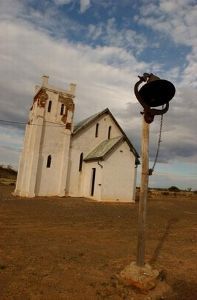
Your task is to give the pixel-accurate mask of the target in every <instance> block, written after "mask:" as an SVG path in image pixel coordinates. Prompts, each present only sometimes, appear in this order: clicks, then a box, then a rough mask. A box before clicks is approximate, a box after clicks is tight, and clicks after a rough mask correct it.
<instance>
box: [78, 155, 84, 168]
mask: <svg viewBox="0 0 197 300" xmlns="http://www.w3.org/2000/svg"><path fill="white" fill-rule="evenodd" d="M82 165H83V153H81V154H80V159H79V172H81V171H82Z"/></svg>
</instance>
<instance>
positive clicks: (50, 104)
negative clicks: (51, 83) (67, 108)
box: [48, 100, 52, 112]
mask: <svg viewBox="0 0 197 300" xmlns="http://www.w3.org/2000/svg"><path fill="white" fill-rule="evenodd" d="M51 106H52V101H51V100H50V101H49V104H48V112H50V111H51Z"/></svg>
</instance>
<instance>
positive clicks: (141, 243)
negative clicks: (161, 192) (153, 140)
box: [137, 115, 149, 267]
mask: <svg viewBox="0 0 197 300" xmlns="http://www.w3.org/2000/svg"><path fill="white" fill-rule="evenodd" d="M141 160H142V171H141V187H140V200H139V215H138V245H137V266H139V267H143V266H144V264H145V262H144V260H145V228H146V203H147V195H148V177H149V174H148V172H149V171H148V170H149V124H148V123H146V121H145V120H144V115H143V122H142V140H141Z"/></svg>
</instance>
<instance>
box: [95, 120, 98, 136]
mask: <svg viewBox="0 0 197 300" xmlns="http://www.w3.org/2000/svg"><path fill="white" fill-rule="evenodd" d="M98 130H99V123H97V124H96V131H95V137H98Z"/></svg>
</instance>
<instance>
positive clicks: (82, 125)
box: [73, 108, 109, 135]
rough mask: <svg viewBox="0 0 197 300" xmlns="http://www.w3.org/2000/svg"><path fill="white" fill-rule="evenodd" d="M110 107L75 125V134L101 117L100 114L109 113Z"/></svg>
mask: <svg viewBox="0 0 197 300" xmlns="http://www.w3.org/2000/svg"><path fill="white" fill-rule="evenodd" d="M108 112H109V109H108V108H106V109H104V110H102V111H100V112H98V113H96V114H94V115H92V116H90V117H88V118H86V119H84V120H82V121H80V122H79V123H77V124H76V125H75V126H74V131H73V135H75V134H76V133H78V132H79V131H81V130H82V129H84V128H86V127H87V126H89V125H90V124H91V123H93V122H94V121H95V120H96V119H97V118H99V117H100V116H102V115H103V114H105V113H108Z"/></svg>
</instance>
